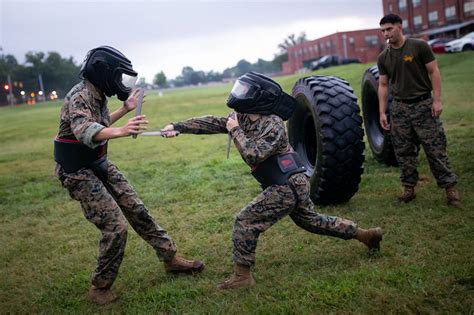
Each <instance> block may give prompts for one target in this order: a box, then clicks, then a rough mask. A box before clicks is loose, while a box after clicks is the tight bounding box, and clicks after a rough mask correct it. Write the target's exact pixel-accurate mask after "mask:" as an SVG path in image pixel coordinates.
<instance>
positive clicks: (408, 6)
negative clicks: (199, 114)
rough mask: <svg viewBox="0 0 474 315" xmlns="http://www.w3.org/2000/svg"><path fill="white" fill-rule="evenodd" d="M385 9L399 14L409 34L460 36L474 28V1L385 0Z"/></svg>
mask: <svg viewBox="0 0 474 315" xmlns="http://www.w3.org/2000/svg"><path fill="white" fill-rule="evenodd" d="M383 11H384V14H388V13H395V14H397V15H399V16H400V17H401V18H402V20H403V30H404V33H405V34H406V35H409V36H410V35H411V36H414V37H422V38H425V39H431V38H435V37H453V38H456V37H460V36H462V35H464V34H467V33H469V32H472V31H474V0H383Z"/></svg>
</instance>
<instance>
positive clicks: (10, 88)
mask: <svg viewBox="0 0 474 315" xmlns="http://www.w3.org/2000/svg"><path fill="white" fill-rule="evenodd" d="M7 80H8V87H9V88H8V98H9V99H10V105H12V106H13V104H14V103H13V86H12V79H11V78H10V75H7Z"/></svg>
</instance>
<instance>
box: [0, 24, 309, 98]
mask: <svg viewBox="0 0 474 315" xmlns="http://www.w3.org/2000/svg"><path fill="white" fill-rule="evenodd" d="M304 41H306V34H305V33H301V34H300V35H299V36H298V37H296V36H295V35H294V34H291V35H289V36H288V37H287V38H285V40H284V42H282V43H281V44H279V45H278V48H279V53H277V54H275V56H274V58H273V60H271V61H266V60H263V59H258V60H257V62H255V63H250V62H248V61H247V60H245V59H242V60H240V61H238V62H237V64H236V65H235V66H233V67H230V68H226V69H225V70H224V71H223V72H222V73H220V72H216V71H209V72H205V71H201V70H194V69H193V68H192V67H191V66H185V67H183V69H182V71H181V74H180V75H179V76H178V77H176V78H175V79H172V80H168V79H167V77H166V75H165V74H164V72H163V71H160V72H159V73H157V74H156V75H155V77H154V78H153V82H152V83H153V85H154V87H159V88H165V87H181V86H187V85H198V84H206V83H209V82H220V81H222V80H224V79H229V78H236V77H238V76H240V75H242V74H244V73H246V72H248V71H257V72H260V73H265V74H276V73H279V72H281V69H282V64H283V63H284V62H285V61H287V60H288V53H287V50H288V48H289V47H291V46H293V45H296V44H299V43H301V42H304ZM79 71H80V65H77V64H76V63H75V62H74V60H73V58H72V57H69V58H63V57H62V56H61V55H60V54H59V53H57V52H48V53H47V54H45V53H43V52H28V53H27V54H26V55H25V62H24V64H19V63H18V61H17V59H16V58H15V56H13V55H10V54H6V55H4V54H0V83H1V86H0V105H5V104H8V103H10V101H11V100H12V98H11V97H10V95H13V99H14V102H15V103H23V102H26V101H28V100H38V99H39V97H38V96H39V95H38V94H37V93H38V92H39V91H40V90H42V88H41V81H42V84H43V89H44V91H42V93H44V94H43V95H42V96H41V98H43V99H49V98H53V91H54V94H55V95H56V96H57V97H60V98H62V97H64V96H65V94H66V93H67V92H68V91H69V89H70V88H71V87H72V86H73V85H74V84H76V83H77V82H78V80H79V77H78V74H79ZM137 85H138V86H142V87H145V86H149V84H147V83H146V81H145V78H140V79H139V80H138V84H137Z"/></svg>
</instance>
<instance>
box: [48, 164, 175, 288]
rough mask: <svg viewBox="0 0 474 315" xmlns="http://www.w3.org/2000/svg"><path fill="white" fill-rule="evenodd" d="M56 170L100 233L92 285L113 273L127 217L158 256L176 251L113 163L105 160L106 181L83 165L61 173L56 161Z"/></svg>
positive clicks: (105, 282) (102, 284) (103, 283)
mask: <svg viewBox="0 0 474 315" xmlns="http://www.w3.org/2000/svg"><path fill="white" fill-rule="evenodd" d="M56 173H57V175H58V177H59V179H60V181H61V183H62V185H63V187H65V188H66V189H67V190H68V191H69V194H70V196H71V197H72V198H73V199H75V200H77V201H79V202H80V203H81V207H82V211H83V213H84V216H85V217H86V219H87V220H89V222H91V223H93V224H94V225H95V226H96V227H97V228H98V229H99V230H100V232H101V233H102V238H101V239H100V242H99V257H98V261H97V266H96V268H95V271H94V273H93V274H92V284H93V285H94V286H96V287H98V288H108V287H110V286H111V285H112V284H113V282H114V280H115V278H116V277H117V273H118V270H119V267H120V264H121V262H122V259H123V255H124V250H125V245H126V242H127V225H128V224H127V220H128V222H130V224H131V226H132V227H133V229H134V230H135V231H136V232H137V233H138V234H139V235H140V236H141V237H142V238H143V239H144V240H145V241H146V242H148V243H149V244H150V245H151V246H152V247H153V248H154V249H155V251H156V254H157V256H158V258H159V259H160V260H165V261H166V260H171V259H172V258H173V256H174V255H175V253H176V245H175V243H174V241H173V239H172V238H171V237H170V236H169V235H168V234H167V233H166V231H165V230H164V229H162V228H161V227H160V226H158V225H157V224H156V223H155V221H154V220H153V218H152V217H151V215H150V214H149V213H148V210H147V209H146V207H145V206H144V205H143V202H142V201H141V200H140V199H139V198H138V196H137V194H136V192H135V191H134V189H133V187H132V186H131V185H130V184H129V183H128V181H127V179H126V178H125V177H124V176H123V175H122V173H121V172H120V171H119V170H118V168H117V167H116V166H115V165H113V164H112V163H110V162H109V166H108V178H107V185H104V184H103V183H102V181H100V180H99V179H98V178H97V177H96V176H95V175H94V173H93V172H92V170H90V169H86V168H83V169H80V170H79V171H77V172H74V173H65V172H64V171H63V169H62V168H61V167H60V166H59V165H58V166H57V167H56Z"/></svg>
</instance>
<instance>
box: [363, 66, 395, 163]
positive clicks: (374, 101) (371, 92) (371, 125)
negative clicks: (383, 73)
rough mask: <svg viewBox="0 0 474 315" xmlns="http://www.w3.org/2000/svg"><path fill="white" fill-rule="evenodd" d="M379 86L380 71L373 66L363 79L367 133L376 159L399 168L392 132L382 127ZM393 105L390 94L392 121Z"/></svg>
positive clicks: (388, 114)
mask: <svg viewBox="0 0 474 315" xmlns="http://www.w3.org/2000/svg"><path fill="white" fill-rule="evenodd" d="M378 86H379V69H378V68H377V66H373V67H370V68H369V69H367V70H366V71H365V73H364V77H363V78H362V89H361V92H362V113H363V116H364V127H365V133H366V135H367V139H368V141H369V146H370V150H371V151H372V155H373V156H374V158H375V159H376V160H377V161H378V162H380V163H383V164H386V165H388V166H397V165H398V164H397V159H396V158H395V152H394V150H393V146H392V140H391V136H390V132H388V131H386V130H384V129H383V128H382V126H380V120H379V117H380V115H379V98H378V93H377V91H378ZM391 104H392V96H391V94H390V95H389V97H388V106H387V118H388V119H390V106H391Z"/></svg>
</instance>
